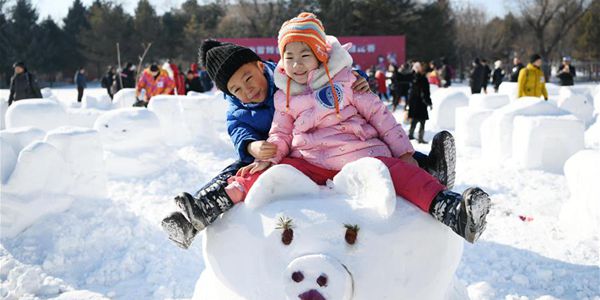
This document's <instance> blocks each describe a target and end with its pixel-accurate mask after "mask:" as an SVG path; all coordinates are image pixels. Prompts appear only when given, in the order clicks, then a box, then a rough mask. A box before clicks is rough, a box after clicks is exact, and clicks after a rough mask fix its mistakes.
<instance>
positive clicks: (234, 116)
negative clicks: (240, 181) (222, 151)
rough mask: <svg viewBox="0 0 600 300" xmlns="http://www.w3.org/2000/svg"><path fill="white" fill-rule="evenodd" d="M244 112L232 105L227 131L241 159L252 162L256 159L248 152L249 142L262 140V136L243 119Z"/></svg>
mask: <svg viewBox="0 0 600 300" xmlns="http://www.w3.org/2000/svg"><path fill="white" fill-rule="evenodd" d="M242 114H244V112H243V111H236V110H235V107H230V111H229V112H228V113H227V132H228V133H229V136H230V137H231V141H232V142H233V146H234V147H235V150H236V151H237V153H238V156H239V157H240V159H241V160H242V161H243V162H249V163H250V162H253V161H254V157H253V156H252V155H250V153H248V150H247V147H248V144H249V143H250V142H253V141H258V140H261V137H260V134H258V133H257V132H256V130H255V129H254V128H253V127H252V126H250V125H249V124H248V123H246V122H244V121H242V119H243V118H241V117H242V116H241V115H242Z"/></svg>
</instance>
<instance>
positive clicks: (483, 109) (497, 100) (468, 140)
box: [455, 94, 510, 147]
mask: <svg viewBox="0 0 600 300" xmlns="http://www.w3.org/2000/svg"><path fill="white" fill-rule="evenodd" d="M509 101H510V100H509V98H508V96H507V95H503V94H490V95H485V94H474V95H471V97H470V98H469V106H466V107H459V108H457V109H456V134H455V136H456V142H457V143H458V144H459V145H465V146H474V147H479V146H481V134H480V128H481V124H482V123H483V121H484V120H485V119H487V118H488V117H489V116H491V115H492V113H493V112H494V110H495V109H496V108H499V107H502V106H504V105H506V104H508V102H509Z"/></svg>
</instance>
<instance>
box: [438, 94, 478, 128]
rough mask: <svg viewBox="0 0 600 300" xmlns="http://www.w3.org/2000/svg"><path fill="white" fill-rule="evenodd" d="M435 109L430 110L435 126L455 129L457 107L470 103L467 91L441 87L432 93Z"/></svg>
mask: <svg viewBox="0 0 600 300" xmlns="http://www.w3.org/2000/svg"><path fill="white" fill-rule="evenodd" d="M431 102H432V104H433V109H432V110H431V111H430V112H429V116H430V119H431V122H432V124H433V126H434V127H436V128H442V129H454V125H455V124H456V121H455V120H456V118H455V116H456V108H458V107H463V106H467V105H469V98H468V97H467V95H465V93H463V92H461V91H457V90H454V89H439V90H437V91H436V92H435V93H432V94H431Z"/></svg>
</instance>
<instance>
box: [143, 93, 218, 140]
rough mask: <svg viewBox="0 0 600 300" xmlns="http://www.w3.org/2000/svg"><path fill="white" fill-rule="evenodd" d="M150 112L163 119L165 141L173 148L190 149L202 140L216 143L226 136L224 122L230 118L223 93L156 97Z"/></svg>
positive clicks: (149, 106) (151, 102) (150, 106)
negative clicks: (222, 135) (227, 117)
mask: <svg viewBox="0 0 600 300" xmlns="http://www.w3.org/2000/svg"><path fill="white" fill-rule="evenodd" d="M219 96H220V97H219ZM148 109H149V110H150V111H152V112H154V113H155V114H156V115H157V116H158V118H159V119H160V122H161V127H162V131H163V135H164V137H165V141H166V143H167V144H169V145H175V146H182V145H189V144H193V143H196V142H198V140H199V139H201V138H205V139H212V140H214V139H217V138H218V136H219V135H220V134H221V133H222V132H226V129H225V127H224V126H223V124H224V123H223V120H225V118H226V112H227V102H226V101H223V96H222V94H220V93H219V94H212V93H209V94H200V95H198V96H172V95H160V96H155V97H153V98H152V100H151V101H150V104H149V105H148ZM219 126H220V127H219Z"/></svg>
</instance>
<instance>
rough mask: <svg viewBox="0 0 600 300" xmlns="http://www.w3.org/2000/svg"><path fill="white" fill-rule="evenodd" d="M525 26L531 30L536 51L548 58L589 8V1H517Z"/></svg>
mask: <svg viewBox="0 0 600 300" xmlns="http://www.w3.org/2000/svg"><path fill="white" fill-rule="evenodd" d="M518 1H519V3H518V4H519V5H518V6H519V9H520V12H521V15H522V17H523V20H524V21H525V24H526V25H527V26H528V27H529V28H530V29H531V30H532V32H533V35H534V37H535V39H536V42H537V51H538V52H539V54H540V55H542V56H543V57H546V58H548V57H550V55H552V54H553V51H554V50H555V49H556V46H557V45H558V44H559V42H560V41H561V40H562V39H563V38H564V37H565V35H567V33H568V32H569V31H570V30H571V28H573V26H575V24H576V23H577V21H579V19H580V18H581V16H583V14H584V13H585V12H586V11H587V9H588V8H589V4H590V0H518Z"/></svg>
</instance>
